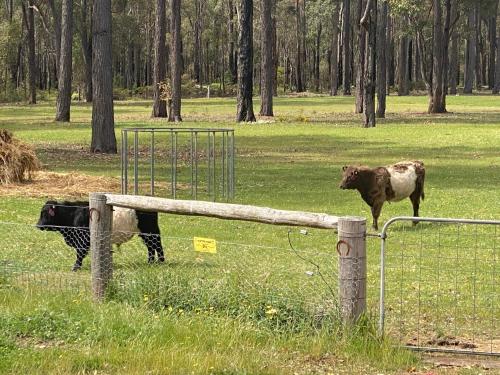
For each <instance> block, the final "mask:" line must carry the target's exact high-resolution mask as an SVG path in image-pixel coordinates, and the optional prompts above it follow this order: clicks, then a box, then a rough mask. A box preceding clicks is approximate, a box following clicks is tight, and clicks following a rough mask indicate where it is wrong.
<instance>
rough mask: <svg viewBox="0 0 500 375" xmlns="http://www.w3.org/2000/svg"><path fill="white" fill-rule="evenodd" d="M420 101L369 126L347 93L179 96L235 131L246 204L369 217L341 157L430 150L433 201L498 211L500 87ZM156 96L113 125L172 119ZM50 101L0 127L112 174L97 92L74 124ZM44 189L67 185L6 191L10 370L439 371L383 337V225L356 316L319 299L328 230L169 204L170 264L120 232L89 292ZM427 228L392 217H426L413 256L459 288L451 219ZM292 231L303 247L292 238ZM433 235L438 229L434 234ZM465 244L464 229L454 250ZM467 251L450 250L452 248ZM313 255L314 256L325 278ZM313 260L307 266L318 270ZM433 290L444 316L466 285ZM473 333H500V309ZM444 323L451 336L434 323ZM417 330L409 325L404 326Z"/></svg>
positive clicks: (412, 303)
mask: <svg viewBox="0 0 500 375" xmlns="http://www.w3.org/2000/svg"><path fill="white" fill-rule="evenodd" d="M426 100H427V99H426V98H425V97H405V98H400V97H389V101H388V114H387V119H384V120H381V121H379V123H378V126H377V127H376V128H375V129H362V128H360V127H359V124H360V122H361V118H360V117H359V116H358V115H354V114H352V108H353V99H352V98H343V97H338V98H330V97H310V98H279V99H277V100H276V104H275V115H276V118H275V120H276V121H275V122H274V123H266V122H262V123H257V124H236V123H234V121H233V117H234V104H235V103H234V100H232V99H209V100H208V99H195V100H185V101H183V117H184V120H185V122H184V123H182V125H181V126H183V127H230V128H234V129H235V137H236V154H237V157H236V159H237V160H236V197H235V199H234V202H236V203H244V204H253V205H260V206H269V207H273V208H281V209H290V210H303V211H312V212H326V213H329V214H332V215H356V216H364V217H366V218H367V219H368V222H369V223H370V222H371V215H370V211H369V207H368V206H366V205H365V204H364V203H363V202H362V201H361V199H360V197H359V196H358V193H357V192H354V191H341V190H340V189H339V188H338V184H339V181H340V173H341V172H340V171H341V167H342V166H343V165H346V164H351V163H356V164H368V165H371V166H376V165H385V164H390V163H393V162H395V161H399V160H402V159H419V160H423V161H424V163H425V165H426V168H427V175H426V186H425V191H426V200H425V201H424V202H423V204H422V205H421V215H422V216H430V217H463V218H475V219H499V217H500V190H499V187H500V146H499V145H500V106H499V105H498V104H497V102H498V98H497V97H492V96H460V97H450V98H449V99H448V110H449V111H450V113H449V114H446V115H439V116H430V115H427V114H425V110H426ZM256 108H258V103H256ZM150 111H151V106H150V103H149V102H147V101H127V102H116V103H115V115H116V116H115V119H116V129H117V139H118V140H119V139H120V129H121V128H125V127H130V126H134V127H140V126H149V127H151V126H169V125H170V124H168V123H166V122H164V121H162V120H152V119H150ZM53 115H54V103H52V102H46V103H42V104H39V105H37V106H26V105H3V106H0V120H1V127H2V128H7V129H9V130H12V131H13V132H14V133H15V135H16V136H17V137H19V138H20V139H22V140H24V141H26V142H29V143H31V144H33V145H34V146H35V148H36V150H37V154H38V156H39V158H40V159H41V161H42V163H43V165H44V168H45V169H46V170H48V171H55V172H77V173H79V174H82V175H91V176H106V177H111V178H115V179H118V178H119V176H120V163H119V156H111V157H110V156H105V155H92V154H90V153H88V146H89V143H90V136H91V133H90V116H91V107H90V106H88V105H85V104H76V105H74V106H73V109H72V123H71V124H63V125H61V124H56V123H54V122H53ZM13 189H15V188H14V187H13ZM49 197H50V198H53V197H54V198H57V193H55V192H54V191H52V190H49V191H47V192H40V195H39V196H38V197H27V196H23V195H18V196H15V194H14V196H8V197H2V202H3V203H2V205H0V222H4V223H5V222H9V223H18V224H21V225H12V224H9V225H7V224H1V225H0V236H2V237H3V238H4V241H3V242H2V243H3V244H2V247H0V271H2V272H3V273H0V304H1V307H2V308H1V309H0V331H1V332H2V334H1V335H0V373H11V374H17V373H50V374H53V373H56V374H57V373H60V374H66V373H82V374H83V373H102V374H107V373H113V374H115V373H116V374H119V373H137V374H139V373H140V374H142V373H148V372H149V373H152V374H155V373H158V374H160V373H174V374H177V373H178V374H185V373H195V374H206V373H207V374H208V373H214V374H242V373H247V374H257V373H272V374H275V373H285V374H287V373H304V374H306V373H314V372H316V373H324V374H326V373H346V374H354V373H367V374H372V373H395V374H400V373H405V372H410V371H417V372H421V373H426V372H428V370H426V368H425V365H423V364H422V363H421V362H419V360H418V357H417V356H415V355H413V354H411V353H408V352H406V351H402V350H399V349H394V348H393V346H392V343H394V342H395V341H393V340H392V339H389V340H384V341H379V340H378V339H377V338H376V335H375V329H374V325H375V321H376V318H377V317H376V313H377V311H376V307H377V302H378V297H377V295H378V288H377V285H378V264H379V256H378V249H379V247H380V242H379V240H378V239H376V238H369V239H368V240H367V243H368V257H369V259H368V262H369V267H368V285H369V291H368V297H369V300H368V305H369V317H368V320H367V322H366V323H365V324H363V325H362V327H360V328H359V329H358V330H357V331H356V332H346V331H344V330H343V329H342V328H341V327H339V326H338V323H337V322H336V319H335V314H333V316H331V315H329V314H325V312H324V311H326V310H327V308H328V307H329V306H330V305H329V303H330V302H331V301H330V300H331V299H332V298H333V297H332V296H333V295H335V288H336V281H335V277H336V267H337V263H336V253H335V251H334V245H335V242H336V235H335V234H334V233H329V232H328V231H322V230H311V231H310V232H309V234H308V235H307V236H302V235H300V234H299V233H298V229H296V228H286V227H271V226H266V225H260V224H253V223H244V222H230V221H220V220H216V219H207V218H196V217H184V216H173V215H161V217H160V222H161V229H162V235H163V237H164V244H165V249H166V255H167V263H166V264H165V265H164V266H162V267H148V266H147V265H146V255H145V251H144V249H143V248H142V247H141V245H140V244H139V242H138V241H135V242H134V243H133V244H131V245H128V246H129V247H128V248H127V247H126V246H127V245H124V246H123V248H122V249H120V250H119V251H117V252H116V253H115V261H116V267H115V280H116V282H115V284H114V285H113V290H112V293H111V296H110V298H109V300H108V301H107V302H105V303H103V304H101V305H96V304H93V303H92V302H91V299H90V296H89V294H90V293H89V287H88V275H89V260H88V259H86V260H85V262H84V268H83V270H82V271H81V273H80V274H79V275H74V274H72V273H70V272H69V269H70V267H71V264H72V262H73V261H74V259H73V257H74V255H73V254H72V252H71V251H70V250H69V249H68V248H67V247H66V246H65V245H64V244H63V243H62V241H61V239H60V237H58V236H57V235H55V234H50V233H49V234H47V233H42V232H40V231H37V230H36V229H34V228H32V227H29V226H27V225H26V224H34V223H35V222H36V220H37V218H38V214H39V210H40V207H41V205H42V203H43V202H44V199H45V198H49ZM410 214H411V205H410V202H409V201H408V202H401V203H397V204H391V205H386V206H385V207H384V209H383V211H382V216H381V218H380V221H381V222H385V221H386V220H388V219H389V218H391V217H393V216H398V215H410ZM417 228H419V227H417ZM420 228H422V229H416V230H413V228H411V227H409V226H407V225H403V224H398V225H397V226H395V229H394V231H395V234H396V235H398V234H399V235H401V234H402V233H403V232H405V233H406V234H407V235H408V236H409V237H408V238H410V239H413V240H415V241H417V240H419V238H420V236H421V233H422V232H426V233H427V232H428V233H429V237H428V238H430V240H429V241H428V242H429V243H430V244H429V246H430V248H431V249H432V250H431V251H432V253H431V254H432V256H429V257H427V258H425V260H422V259H423V258H422V253H421V251H422V246H418V244H421V243H417V245H414V243H412V246H408V251H409V253H408V254H407V255H405V257H407V259H406V260H407V261H408V262H417V261H419V262H420V265H422V264H423V265H424V266H425V267H424V269H425V270H426V271H424V274H423V276H424V277H423V278H422V279H425V280H434V281H435V280H437V281H438V284H439V285H445V286H446V287H449V288H452V287H453V285H454V284H455V282H458V281H460V282H463V283H467V282H468V281H469V280H470V279H469V278H468V277H469V276H471V275H474V276H475V274H474V273H472V272H469V270H467V271H464V273H458V277H457V273H456V271H455V270H453V267H454V265H455V263H451V261H449V259H450V257H447V256H446V253H443V254H440V253H439V252H440V251H441V250H442V249H447V246H448V247H451V245H452V244H453V238H452V235H446V236H443V233H447V232H446V231H445V230H443V229H442V228H434V227H429V226H424V225H421V226H420ZM289 230H291V232H290V239H291V242H292V245H293V246H294V248H295V250H296V251H294V250H292V249H291V248H290V245H289V242H288V231H289ZM453 230H454V228H451V229H450V231H451V232H452V234H453V233H454V232H453ZM193 236H201V237H210V238H215V239H216V240H217V241H218V247H219V249H218V250H219V252H218V254H216V255H214V256H208V255H199V254H198V255H197V254H195V253H194V252H193V250H192V237H193ZM412 236H413V237H412ZM438 237H439V238H443V240H442V241H441V240H440V241H441V242H440V243H439V244H438V245H436V246H435V244H436V241H437V240H436V238H438ZM490 238H492V239H493V241H496V242H495V243H496V246H497V247H496V250H492V251H490V252H488V253H485V254H482V253H481V252H479V253H478V252H477V245H476V247H475V249H476V250H475V253H474V254H475V255H476V264H478V265H479V266H480V267H489V268H487V270H486V271H487V272H486V271H485V272H484V275H486V276H484V278H485V279H478V280H479V281H485V280H486V283H483V284H485V285H487V286H486V287H483V288H478V293H479V295H480V297H481V300H482V299H488V298H489V297H490V300H491V298H493V300H495V296H497V295H498V292H497V285H498V276H495V275H498V265H497V263H496V262H493V263H490V262H488V259H487V258H486V257H493V259H497V258H498V230H497V231H496V232H494V234H493V235H491V234H490ZM5 239H7V240H5ZM400 241H401V238H400V237H396V240H395V242H394V245H393V246H394V251H395V252H396V250H397V251H400V250H401V249H402V245H401V242H400ZM408 242H410V243H411V241H410V240H408ZM426 244H427V243H426ZM465 244H467V242H465ZM405 246H406V245H405ZM432 246H434V247H432ZM466 246H467V245H464V243H461V245H460V247H459V248H460V249H461V250H460V251H462V249H463V248H464V247H466ZM473 247H474V246H473V244H472V245H471V248H473ZM487 247H488V248H489V247H492V245H491V243H488V244H487ZM127 249H128V250H127ZM456 250H457V246H455V247H453V248H452V249H451V250H450V254H453V256H454V257H455V256H456V253H457V252H456ZM444 251H446V250H444ZM297 252H298V253H299V255H301V257H298V256H297ZM396 254H399V253H396ZM459 255H460V257H462V253H460V254H459ZM303 258H305V260H304V259H303ZM311 262H313V263H314V264H318V265H320V272H321V275H322V276H324V279H323V278H320V277H319V274H318V272H317V269H316V268H315V266H314V264H313V263H311ZM447 262H448V263H447ZM407 264H408V263H407ZM443 264H444V265H446V267H443V270H442V272H441V273H439V275H438V276H436V275H435V273H436V270H437V269H439V267H440V265H443ZM413 265H414V264H413ZM413 265H412V266H413ZM394 267H398V266H397V265H395V266H394ZM447 269H448V271H447ZM409 270H410V271H411V272H413V273H411V275H412V277H413V278H412V279H410V280H406V281H405V283H406V284H408V287H409V288H410V289H411V287H412V282H415V281H416V279H415V277H416V276H415V275H418V272H417V271H418V270H414V269H413V268H411V267H410V268H409ZM311 271H314V276H312V277H310V276H307V274H306V272H311ZM415 272H417V273H415ZM447 272H449V273H447ZM464 275H465V276H464ZM491 275H493V276H491ZM420 276H422V274H420ZM324 280H326V282H325V281H324ZM388 280H389V282H390V281H391V280H392V282H393V283H395V284H397V285H395V284H393V285H392V287H393V288H395V290H397V291H398V293H399V291H400V290H399V289H398V288H399V284H398V283H400V281H399V279H398V277H397V276H394V277H393V279H391V278H390V277H389V279H388ZM332 290H333V293H332ZM425 293H429V294H433V293H434V289H433V288H432V287H431V288H428V289H425ZM434 294H435V293H434ZM462 294H466V293H465V292H464V291H462ZM389 297H390V296H389ZM396 297H397V296H396ZM396 297H394V299H397V298H396ZM412 298H414V297H408V298H407V299H405V301H404V303H405V305H404V306H405V309H406V311H408V310H412V309H413V308H415V309H416V303H417V302H418V301H416V300H414V299H412ZM389 300H390V298H389ZM440 301H444V303H446V305H444V307H439V306H438V307H437V308H436V309H435V310H434V312H433V308H432V307H433V306H431V308H430V310H425V313H426V314H428V315H429V316H432V315H433V313H434V314H435V315H436V316H437V315H442V314H443V309H446V306H450V305H453V304H454V303H456V301H457V298H455V299H454V298H445V297H443V298H441V299H440ZM477 306H479V307H481V306H483V305H481V304H480V303H478V304H477ZM484 306H487V307H485V308H484V310H485V311H486V312H487V313H488V315H487V319H488V320H487V323H491V322H495V321H496V322H498V319H499V316H498V315H499V312H498V311H499V310H498V306H497V305H491V304H489V305H484ZM424 307H425V308H426V309H427V308H429V307H428V306H424ZM395 309H396V310H395V311H397V309H398V308H395ZM422 311H424V310H422ZM491 318H493V320H492V319H491ZM495 319H496V320H495ZM466 323H467V324H468V326H471V325H472V326H474V324H477V322H466ZM408 326H410V327H411V324H409V325H408ZM438 328H442V327H438ZM405 329H407V327H405ZM479 331H481V332H484V331H487V333H488V337H496V338H498V337H499V336H500V334H499V332H498V325H496V326H495V325H491V324H490V326H489V328H485V327H481V329H479ZM479 331H478V332H479ZM434 333H435V334H440V332H439V330H438V329H436V330H435V331H434ZM412 334H413V333H412V332H410V333H408V332H405V333H404V335H405V337H404V338H403V339H404V340H406V339H407V338H408V337H410V336H411V335H412ZM407 335H409V336H408V337H407ZM429 338H431V337H429ZM465 338H468V337H465ZM397 339H399V337H398V336H397V335H396V336H395V337H394V340H397ZM403 343H406V342H405V341H403ZM497 350H498V347H497ZM432 371H433V372H435V373H439V372H440V371H441V372H443V373H446V372H444V370H438V369H433V370H432ZM450 371H452V373H477V372H480V370H479V369H478V370H476V369H474V368H472V369H461V370H460V369H458V370H457V369H455V370H450Z"/></svg>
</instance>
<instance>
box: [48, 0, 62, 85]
mask: <svg viewBox="0 0 500 375" xmlns="http://www.w3.org/2000/svg"><path fill="white" fill-rule="evenodd" d="M48 2H49V7H50V10H51V12H52V19H53V20H54V47H55V49H56V78H57V77H59V62H60V61H61V15H60V14H59V10H58V8H57V6H56V4H55V1H54V0H48Z"/></svg>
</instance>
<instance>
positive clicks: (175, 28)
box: [168, 0, 182, 122]
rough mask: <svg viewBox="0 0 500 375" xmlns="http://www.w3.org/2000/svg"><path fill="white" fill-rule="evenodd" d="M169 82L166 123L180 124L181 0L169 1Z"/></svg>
mask: <svg viewBox="0 0 500 375" xmlns="http://www.w3.org/2000/svg"><path fill="white" fill-rule="evenodd" d="M171 7H172V8H171V12H172V19H171V36H172V39H171V42H170V44H171V51H170V53H171V57H170V62H171V77H172V78H171V80H172V112H171V113H169V117H168V121H175V122H180V121H182V117H181V75H182V41H181V0H171Z"/></svg>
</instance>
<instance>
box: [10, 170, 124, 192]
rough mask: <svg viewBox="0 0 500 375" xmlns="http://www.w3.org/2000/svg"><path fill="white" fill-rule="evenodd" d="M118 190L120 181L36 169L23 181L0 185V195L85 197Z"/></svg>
mask: <svg viewBox="0 0 500 375" xmlns="http://www.w3.org/2000/svg"><path fill="white" fill-rule="evenodd" d="M95 191H106V192H118V191H120V181H119V180H118V179H115V178H111V177H96V176H89V175H84V174H79V173H56V172H45V171H38V172H35V173H33V176H32V179H31V181H29V182H24V183H11V184H5V185H0V196H25V197H54V198H87V197H88V195H89V193H90V192H95Z"/></svg>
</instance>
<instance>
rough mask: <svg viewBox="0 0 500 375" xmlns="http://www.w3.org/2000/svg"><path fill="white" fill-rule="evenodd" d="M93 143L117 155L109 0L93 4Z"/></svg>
mask: <svg viewBox="0 0 500 375" xmlns="http://www.w3.org/2000/svg"><path fill="white" fill-rule="evenodd" d="M92 9H93V12H92V19H93V22H92V35H93V37H92V61H93V63H92V88H93V91H94V94H93V99H94V100H93V101H92V143H91V146H90V150H91V152H102V153H107V154H116V150H117V149H116V137H115V124H114V112H113V72H112V55H111V54H112V45H111V41H112V38H111V36H112V35H111V0H99V1H93V3H92Z"/></svg>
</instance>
